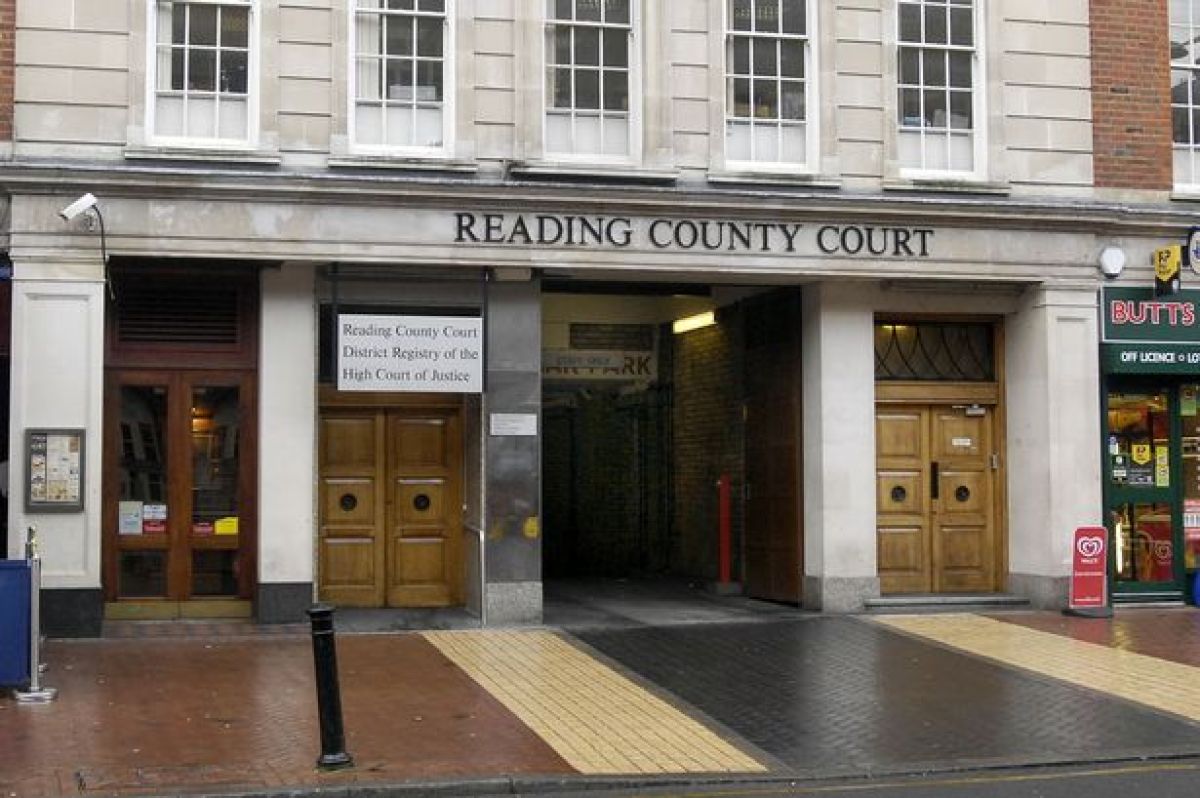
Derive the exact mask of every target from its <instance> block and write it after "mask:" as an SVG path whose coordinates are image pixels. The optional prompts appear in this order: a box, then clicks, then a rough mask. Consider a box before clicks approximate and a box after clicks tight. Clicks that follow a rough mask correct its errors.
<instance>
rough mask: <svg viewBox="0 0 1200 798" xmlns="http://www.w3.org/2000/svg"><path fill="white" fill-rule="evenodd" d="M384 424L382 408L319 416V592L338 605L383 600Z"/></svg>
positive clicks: (368, 604)
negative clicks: (382, 470) (381, 476)
mask: <svg viewBox="0 0 1200 798" xmlns="http://www.w3.org/2000/svg"><path fill="white" fill-rule="evenodd" d="M383 428H384V415H383V413H382V412H381V411H363V412H345V413H339V414H337V415H327V416H325V417H323V418H322V419H321V429H320V436H321V443H320V449H321V484H320V507H321V545H320V568H321V597H322V598H323V599H325V600H327V601H332V602H334V603H335V604H338V605H341V606H346V607H378V606H380V605H382V603H383V596H384V580H383V570H384V559H383V558H384V536H383V529H384V511H385V504H384V501H383V490H382V489H381V488H380V485H379V469H380V467H381V465H382V463H383V451H382V449H383V446H382V445H383Z"/></svg>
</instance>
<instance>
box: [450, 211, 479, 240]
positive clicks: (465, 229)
mask: <svg viewBox="0 0 1200 798" xmlns="http://www.w3.org/2000/svg"><path fill="white" fill-rule="evenodd" d="M454 222H455V228H456V232H455V234H454V241H455V243H458V244H461V243H462V242H463V241H465V240H466V239H467V238H468V237H469V238H470V239H471V241H472V243H475V244H478V243H479V237H478V236H476V235H475V214H473V213H456V214H454Z"/></svg>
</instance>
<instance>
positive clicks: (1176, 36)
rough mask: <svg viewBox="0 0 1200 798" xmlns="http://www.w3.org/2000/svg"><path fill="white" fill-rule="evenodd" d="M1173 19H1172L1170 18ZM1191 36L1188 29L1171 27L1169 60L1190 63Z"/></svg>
mask: <svg viewBox="0 0 1200 798" xmlns="http://www.w3.org/2000/svg"><path fill="white" fill-rule="evenodd" d="M1172 19H1173V17H1172ZM1191 51H1192V36H1191V32H1190V29H1188V28H1186V27H1184V28H1181V27H1177V26H1174V25H1172V26H1171V60H1172V61H1186V62H1188V63H1190V62H1191V60H1192V59H1191Z"/></svg>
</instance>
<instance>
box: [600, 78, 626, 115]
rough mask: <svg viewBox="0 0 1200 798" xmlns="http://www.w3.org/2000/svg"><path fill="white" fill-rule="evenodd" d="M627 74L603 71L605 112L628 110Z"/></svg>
mask: <svg viewBox="0 0 1200 798" xmlns="http://www.w3.org/2000/svg"><path fill="white" fill-rule="evenodd" d="M627 75H628V73H627V72H625V71H623V70H617V69H606V70H604V108H605V110H607V111H628V110H629V80H628V78H627Z"/></svg>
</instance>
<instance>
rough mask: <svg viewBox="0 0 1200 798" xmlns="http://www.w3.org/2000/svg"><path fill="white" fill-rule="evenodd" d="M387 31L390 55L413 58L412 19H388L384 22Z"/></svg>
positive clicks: (387, 50)
mask: <svg viewBox="0 0 1200 798" xmlns="http://www.w3.org/2000/svg"><path fill="white" fill-rule="evenodd" d="M383 24H384V26H385V28H386V31H387V49H386V50H385V52H386V53H387V54H388V55H400V56H411V55H412V54H413V41H412V39H413V21H412V18H411V17H387V18H385V19H384V22H383Z"/></svg>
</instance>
